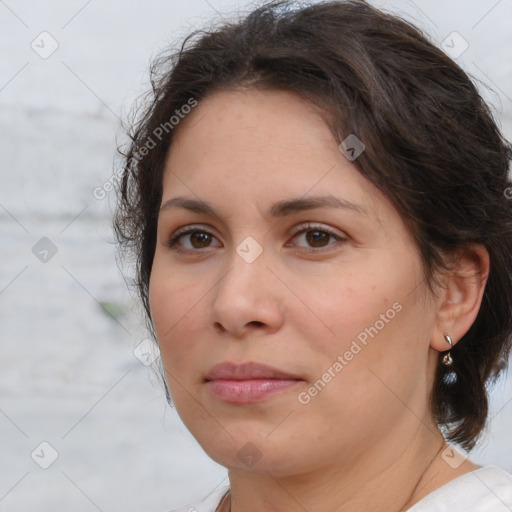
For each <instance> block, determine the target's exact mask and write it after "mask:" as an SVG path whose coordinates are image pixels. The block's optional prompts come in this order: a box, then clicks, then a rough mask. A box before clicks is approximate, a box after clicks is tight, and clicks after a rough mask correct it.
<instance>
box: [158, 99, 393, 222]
mask: <svg viewBox="0 0 512 512" xmlns="http://www.w3.org/2000/svg"><path fill="white" fill-rule="evenodd" d="M321 114H322V112H321V111H320V110H319V108H318V107H315V106H314V105H312V104H311V102H309V101H307V100H305V99H303V98H302V97H300V96H299V95H297V94H295V93H292V92H287V91H275V90H263V91H262V90H248V91H243V90H233V91H221V92H215V93H213V94H211V95H210V96H208V97H207V98H205V99H204V100H201V101H200V102H199V105H198V106H197V107H196V108H195V109H194V110H193V111H192V112H191V113H190V114H188V115H187V117H186V118H185V119H184V120H183V121H181V122H180V125H179V127H178V129H177V130H176V132H175V134H174V139H173V142H172V145H171V148H170V150H169V152H168V155H167V159H166V167H165V172H164V183H163V185H164V193H163V198H162V199H163V202H165V201H167V200H168V199H169V198H170V197H172V196H189V197H194V196H195V197H196V198H197V199H202V200H204V201H207V202H210V203H212V204H217V205H222V206H223V207H226V208H227V207H228V206H231V207H232V208H231V209H232V210H234V209H236V208H237V207H238V206H240V207H241V203H244V202H245V203H251V204H253V205H255V206H254V207H255V208H258V209H259V211H264V210H265V211H267V210H268V209H269V208H268V206H269V205H270V204H271V203H277V202H279V201H282V200H284V199H287V198H290V197H300V196H307V195H314V196H318V195H326V194H331V195H332V194H334V195H335V196H336V195H339V196H340V197H342V198H344V199H348V200H350V201H351V202H353V203H358V204H361V205H364V207H365V209H366V210H367V211H371V212H373V217H374V218H375V219H376V220H377V221H379V222H380V218H381V217H382V215H383V212H380V213H379V211H378V210H379V209H382V207H384V208H387V209H389V208H390V207H391V205H390V204H389V202H388V201H387V200H386V198H384V196H383V195H382V194H381V193H380V191H378V190H377V189H376V187H375V186H374V185H373V184H372V183H370V182H369V181H368V180H367V179H365V178H364V177H363V176H361V174H360V173H359V172H358V171H357V169H356V168H355V166H354V165H353V163H352V162H350V161H349V160H348V159H347V158H346V157H345V156H344V155H343V154H342V153H341V152H340V150H339V148H338V141H337V140H336V139H335V138H334V136H333V134H332V133H331V131H330V129H329V127H328V126H327V124H326V122H325V120H324V118H323V117H322V115H321ZM239 201H240V202H239ZM243 208H245V209H247V208H248V206H243Z"/></svg>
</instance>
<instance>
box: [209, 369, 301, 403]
mask: <svg viewBox="0 0 512 512" xmlns="http://www.w3.org/2000/svg"><path fill="white" fill-rule="evenodd" d="M302 381H303V379H301V378H300V377H298V376H297V375H293V374H290V373H288V372H284V371H282V370H279V369H277V368H274V367H272V366H267V365H264V364H260V363H254V362H249V363H243V364H236V363H232V362H224V363H220V364H217V365H215V366H214V367H213V368H211V370H210V371H209V372H208V374H207V375H206V378H205V383H206V385H207V386H208V388H209V389H210V390H211V391H212V393H213V394H214V395H215V396H216V397H217V398H219V399H220V400H223V401H225V402H229V403H236V404H247V403H255V402H260V401H262V400H265V399H267V398H270V397H271V396H274V395H276V394H278V393H282V392H284V391H286V390H288V389H290V388H292V387H295V386H296V385H297V384H298V383H299V382H302Z"/></svg>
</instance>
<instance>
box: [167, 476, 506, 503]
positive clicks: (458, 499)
mask: <svg viewBox="0 0 512 512" xmlns="http://www.w3.org/2000/svg"><path fill="white" fill-rule="evenodd" d="M228 490H229V485H225V486H223V487H221V488H219V489H216V490H215V491H213V492H212V493H211V494H209V495H208V496H207V497H206V498H205V499H203V500H202V501H200V502H198V503H195V504H193V505H188V506H185V507H180V508H177V509H174V510H171V512H215V509H216V508H217V507H218V505H219V504H220V501H221V499H222V498H223V496H224V495H225V494H226V493H227V492H228ZM511 511H512V474H510V473H507V472H506V471H505V470H503V469H501V468H499V467H497V466H482V467H481V468H478V469H475V470H474V471H471V472H470V473H465V474H464V475H461V476H459V477H457V478H455V479H454V480H452V481H451V482H448V483H447V484H445V485H443V486H441V487H439V488H438V489H436V490H435V491H432V492H431V493H430V494H427V496H425V497H424V498H423V499H422V500H421V501H418V503H416V505H413V506H412V507H411V508H409V509H407V512H511Z"/></svg>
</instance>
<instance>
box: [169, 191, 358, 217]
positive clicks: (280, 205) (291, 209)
mask: <svg viewBox="0 0 512 512" xmlns="http://www.w3.org/2000/svg"><path fill="white" fill-rule="evenodd" d="M172 208H184V209H185V210H189V211H192V212H194V213H202V214H205V215H210V216H212V217H216V218H218V219H220V218H221V215H220V214H219V213H218V212H217V211H216V210H215V208H214V207H213V206H212V205H211V204H210V203H207V202H206V201H202V200H199V199H189V198H186V197H173V198H172V199H168V200H167V201H165V203H164V204H163V205H162V207H161V208H160V213H162V212H164V211H167V210H170V209H172ZM315 208H336V209H347V210H352V211H355V212H357V213H359V214H361V215H365V216H368V212H367V211H366V210H365V209H364V208H363V207H362V206H360V205H358V204H355V203H352V202H350V201H348V200H347V199H342V198H338V197H335V196H332V195H327V196H309V197H297V198H292V199H286V200H283V201H278V202H277V203H274V204H273V205H272V206H271V207H270V209H269V211H268V214H269V215H270V216H271V217H275V218H282V217H286V216H287V215H291V214H294V213H299V212H302V211H307V210H313V209H315Z"/></svg>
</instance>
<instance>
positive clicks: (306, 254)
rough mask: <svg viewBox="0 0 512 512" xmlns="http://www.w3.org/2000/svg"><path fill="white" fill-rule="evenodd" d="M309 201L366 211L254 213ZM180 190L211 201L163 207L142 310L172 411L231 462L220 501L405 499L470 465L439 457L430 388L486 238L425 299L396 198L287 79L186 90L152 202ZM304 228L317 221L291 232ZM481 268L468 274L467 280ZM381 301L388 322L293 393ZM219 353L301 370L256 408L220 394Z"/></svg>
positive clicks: (463, 316)
mask: <svg viewBox="0 0 512 512" xmlns="http://www.w3.org/2000/svg"><path fill="white" fill-rule="evenodd" d="M317 195H318V196H324V195H333V196H335V197H337V198H343V199H346V200H348V201H350V202H352V203H355V204H357V205H359V206H360V207H361V208H363V209H364V211H365V212H366V213H364V214H363V213H361V212H359V211H356V210H354V209H348V208H345V209H341V208H334V207H321V208H315V209H310V210H305V211H299V212H293V213H291V214H289V215H287V216H284V217H280V218H273V217H271V216H270V215H269V214H268V210H269V208H270V207H271V205H273V204H274V203H276V202H278V201H282V200H286V199H290V198H296V197H311V196H317ZM177 196H183V197H187V198H190V199H196V200H202V201H207V202H208V203H211V205H212V206H213V207H214V208H215V209H216V211H217V213H218V217H216V216H212V215H210V214H205V213H197V212H193V211H189V210H187V209H184V208H180V207H176V208H167V209H164V210H162V211H161V213H160V216H159V220H158V234H157V243H156V249H155V258H154V264H153V268H152V273H151V279H150V306H151V311H152V316H153V321H154V326H155V332H156V335H157V339H158V342H159V345H160V350H161V355H162V359H163V362H164V367H165V372H166V380H167V382H168V386H169V388H170V391H171V395H172V398H173V401H174V404H175V406H176V409H177V411H178V413H179V415H180V417H181V418H182V420H183V422H184V423H185V425H186V426H187V428H188V429H189V430H190V431H191V433H192V434H193V435H194V437H195V438H196V439H197V441H198V442H199V443H200V444H201V446H202V447H203V449H204V450H205V451H206V452H207V453H208V455H209V456H210V457H212V458H213V459H214V460H215V461H217V462H218V463H219V464H222V465H224V466H225V467H227V468H228V470H229V479H230V485H231V500H230V501H231V503H229V500H225V501H224V502H223V504H222V507H221V509H222V510H228V509H229V505H231V510H232V511H234V512H242V511H244V512H252V511H261V510H267V511H283V510H286V511H299V510H300V511H303V510H315V512H323V511H332V510H337V511H350V512H357V511H368V510H373V511H386V512H392V511H399V510H406V509H407V508H409V507H410V506H412V505H413V504H414V503H416V502H417V501H419V500H420V499H421V498H423V497H424V496H425V495H426V494H428V493H429V492H431V491H433V490H434V489H436V488H438V487H439V486H441V485H443V484H445V483H447V482H448V481H450V480H452V479H453V478H456V477H457V476H460V475H462V474H464V473H466V472H468V471H472V470H474V469H475V468H476V467H477V466H476V465H475V464H474V463H472V462H470V461H469V460H465V461H464V462H463V463H462V464H460V465H459V466H458V467H457V468H455V469H454V468H452V467H451V466H450V465H448V464H447V463H446V462H445V460H444V459H443V456H442V453H443V452H442V450H443V449H444V448H446V445H445V443H444V439H443V437H442V435H441V433H440V432H439V430H438V428H437V427H436V426H435V423H434V422H433V420H432V418H431V414H430V411H429V407H428V395H429V392H430V389H431V387H432V382H433V376H434V372H435V368H436V365H437V364H440V363H439V362H438V359H439V352H440V351H441V352H444V351H446V350H448V349H449V346H448V344H447V342H446V340H445V339H444V338H443V334H445V333H447V334H449V335H450V336H451V337H452V339H453V342H454V343H456V342H457V341H458V340H459V339H460V338H461V337H462V336H463V335H464V334H465V333H466V332H467V330H468V329H469V328H470V326H471V324H472V323H473V322H474V320H475V318H476V315H477V313H478V309H479V307H480V303H481V300H482V294H483V290H484V286H485V281H486V279H485V276H486V275H487V273H488V266H489V258H488V254H487V252H486V250H485V249H484V248H483V247H481V246H478V245H474V246H471V247H469V248H468V250H467V251H466V253H464V254H463V255H462V256H461V258H460V261H459V266H458V273H453V274H450V275H442V276H440V279H441V286H440V287H439V289H438V290H437V298H434V297H432V295H431V294H430V293H429V291H428V289H427V285H426V283H425V281H424V278H423V273H422V269H421V264H420V257H419V254H418V251H417V248H416V246H415V244H414V242H413V240H412V239H411V238H410V236H409V233H408V231H407V229H406V226H405V224H404V222H403V221H402V219H401V217H400V216H399V215H398V213H397V211H396V210H395V208H394V207H393V205H392V204H391V203H390V202H389V201H388V200H387V199H386V198H385V197H384V196H383V195H382V193H381V192H380V191H378V190H377V189H376V188H375V187H374V186H373V185H372V184H371V183H370V182H368V181H367V180H366V179H364V178H363V177H362V176H361V175H360V174H359V173H358V172H357V170H356V168H355V167H354V165H353V164H352V163H351V162H350V161H349V160H348V159H347V158H346V157H345V156H344V155H343V154H342V153H341V152H340V150H339V149H338V142H337V141H336V140H335V139H334V138H333V136H332V134H331V132H330V131H329V129H328V128H327V126H326V124H325V123H324V121H323V120H322V118H321V116H320V112H319V111H318V110H317V109H316V108H314V107H313V106H312V105H311V104H310V103H308V102H307V101H306V100H304V99H302V98H301V97H299V96H298V95H295V94H293V93H290V92H285V91H269V90H265V91H263V90H259V91H256V90H248V91H247V90H246V91H244V90H230V91H222V92H215V93H214V94H212V95H210V96H208V97H207V98H206V99H204V100H203V101H202V102H200V104H199V105H198V107H196V108H195V109H194V110H193V112H192V113H191V114H189V115H188V116H187V118H186V119H185V120H183V121H181V123H180V125H179V126H178V127H177V131H176V133H175V138H174V140H173V144H172V146H171V148H170V150H169V153H168V156H167V161H166V168H165V173H164V180H163V198H162V205H163V204H164V203H166V201H168V200H169V199H171V198H174V197H177ZM307 222H311V223H314V224H315V226H314V228H309V229H310V230H309V231H308V232H306V233H302V234H298V235H295V233H296V232H297V231H299V230H300V229H299V228H301V227H303V226H304V224H305V223H307ZM192 225H194V227H195V228H196V230H198V231H201V232H206V233H210V234H211V235H212V236H211V237H209V236H208V234H206V235H203V238H200V239H199V242H198V239H197V237H196V238H194V237H193V236H190V234H189V235H184V236H183V237H182V238H181V239H180V240H179V242H178V247H181V249H182V251H181V252H180V251H177V250H173V249H171V248H169V247H168V245H167V243H168V241H169V239H170V238H171V236H172V235H173V234H174V233H175V232H176V230H177V229H178V228H180V227H183V226H192ZM326 228H327V229H330V230H332V231H334V232H335V234H336V235H338V236H339V237H340V238H344V239H345V241H339V240H338V239H337V238H336V237H328V236H327V235H324V237H320V239H321V244H320V245H318V242H317V243H316V245H315V242H314V240H315V239H314V238H312V237H311V234H312V232H315V231H318V230H322V229H326ZM308 234H309V237H308V236H307V235H308ZM317 235H318V234H317ZM248 236H251V237H253V238H254V239H255V240H256V241H257V242H258V244H259V245H260V246H261V248H262V249H263V252H262V253H261V255H260V256H259V257H258V258H257V259H255V261H253V262H252V263H247V262H246V261H245V260H244V259H243V258H242V257H241V256H240V255H239V254H238V253H237V251H236V249H237V247H238V246H239V244H240V243H241V242H242V241H243V240H244V239H245V238H246V237H248ZM311 240H313V242H312V241H311ZM180 244H181V245H180ZM175 247H176V246H175ZM478 271H480V272H482V273H483V274H482V275H483V277H482V278H475V277H472V276H474V275H475V273H476V272H478ZM395 303H399V305H400V306H401V310H400V311H399V312H397V313H396V315H395V316H394V318H393V319H391V320H389V321H388V322H386V323H385V325H384V327H383V328H381V329H380V330H379V331H378V334H377V335H375V336H374V337H373V338H371V337H369V338H368V342H367V345H366V346H362V349H361V350H360V351H359V352H358V353H357V355H355V356H354V357H353V358H352V359H351V360H350V361H348V362H347V364H346V365H345V366H344V367H343V369H342V371H339V372H338V373H336V376H335V377H334V378H332V379H331V380H330V382H329V383H328V384H327V385H326V386H325V387H324V388H323V389H322V390H321V391H320V392H319V393H318V394H317V395H316V396H314V397H313V398H311V400H310V402H309V403H308V404H306V405H303V404H302V403H300V402H299V400H298V394H299V393H300V392H304V391H307V390H308V389H309V388H311V386H312V385H313V383H314V382H315V381H317V380H318V379H319V378H320V377H321V376H322V375H323V374H324V373H325V372H326V371H327V370H328V368H330V367H332V366H333V363H334V362H335V361H336V360H337V357H338V356H339V355H343V354H344V353H345V352H346V351H347V350H349V349H350V346H351V343H352V341H353V340H355V339H356V338H357V336H358V334H360V333H361V332H362V331H364V329H365V328H366V327H369V326H373V325H375V324H376V321H377V320H379V318H382V317H381V316H380V315H382V314H385V313H386V311H388V310H389V309H390V308H392V305H393V304H395ZM360 345H361V344H360ZM224 361H233V362H236V363H243V362H247V361H254V362H260V363H264V364H268V365H271V366H274V367H276V368H279V369H281V370H283V371H286V372H288V373H292V374H294V375H297V376H300V377H301V378H302V379H303V381H302V382H300V383H298V384H297V385H296V386H295V387H293V388H292V389H288V390H287V391H285V392H282V393H280V394H278V395H274V396H272V397H270V398H268V399H265V400H264V401H262V402H259V403H256V404H241V405H240V404H228V403H225V402H223V401H221V400H219V399H218V398H216V397H215V396H214V395H213V394H212V393H211V391H210V390H209V388H208V386H207V385H206V384H205V381H204V379H205V376H206V374H207V372H208V371H209V369H210V368H211V367H212V366H213V365H215V364H217V363H220V362H224ZM246 443H252V445H254V447H255V448H254V447H253V448H251V450H252V451H253V452H252V453H253V455H256V454H257V455H258V456H260V457H261V458H260V459H259V460H258V461H257V463H256V464H254V465H252V466H250V467H249V465H248V464H246V463H245V462H244V460H242V459H241V458H239V457H237V454H238V453H239V451H240V450H241V448H242V447H244V445H246ZM245 449H246V450H247V449H248V448H247V447H246V448H245Z"/></svg>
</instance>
